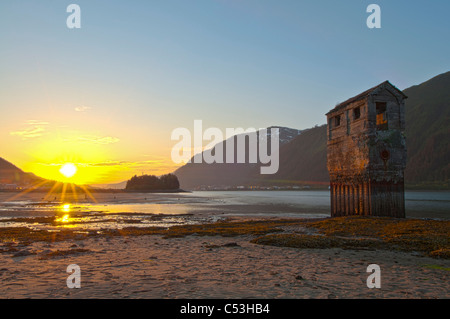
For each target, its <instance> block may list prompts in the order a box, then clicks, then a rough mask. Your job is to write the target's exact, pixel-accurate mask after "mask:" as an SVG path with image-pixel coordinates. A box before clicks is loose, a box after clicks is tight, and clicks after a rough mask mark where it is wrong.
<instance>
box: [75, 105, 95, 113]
mask: <svg viewBox="0 0 450 319" xmlns="http://www.w3.org/2000/svg"><path fill="white" fill-rule="evenodd" d="M90 109H92V107H90V106H86V105H81V106H77V107H76V108H75V111H77V112H86V111H88V110H90Z"/></svg>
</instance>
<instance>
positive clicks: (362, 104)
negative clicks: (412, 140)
mask: <svg viewBox="0 0 450 319" xmlns="http://www.w3.org/2000/svg"><path fill="white" fill-rule="evenodd" d="M403 99H404V97H402V96H401V95H399V94H396V92H395V91H393V90H392V91H391V90H389V89H387V88H385V87H383V88H380V89H378V90H377V91H375V92H373V93H372V94H371V95H369V96H368V97H366V98H364V99H361V100H359V101H355V102H353V103H350V104H348V105H346V106H345V107H343V108H340V109H337V110H335V111H331V112H330V113H329V114H327V117H328V130H327V131H328V143H327V144H328V145H327V148H328V152H327V164H328V171H329V174H330V190H331V210H332V211H331V214H332V216H343V215H373V216H392V217H405V210H404V186H403V185H404V183H403V171H404V169H405V165H406V146H405V138H404V136H403V130H404V127H405V120H404V102H403ZM376 102H385V103H386V118H387V122H388V124H387V126H388V127H387V130H378V129H377V125H376ZM355 108H359V110H360V111H359V113H360V114H359V118H358V119H355V113H354V109H355ZM338 115H340V117H341V119H340V125H339V126H336V125H335V124H336V123H335V117H336V116H338ZM387 154H388V156H386V155H387Z"/></svg>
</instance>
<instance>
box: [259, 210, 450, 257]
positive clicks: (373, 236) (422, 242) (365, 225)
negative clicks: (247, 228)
mask: <svg viewBox="0 0 450 319" xmlns="http://www.w3.org/2000/svg"><path fill="white" fill-rule="evenodd" d="M303 226H304V227H307V228H312V229H314V230H316V231H318V232H319V235H316V236H312V235H298V234H278V235H267V236H262V237H259V238H256V239H254V240H252V242H253V243H256V244H263V245H273V246H283V247H294V248H321V249H325V248H344V249H345V248H349V249H386V250H400V251H406V252H413V251H417V252H421V253H424V254H426V255H428V256H430V257H435V258H445V259H449V258H450V221H441V220H422V219H393V218H381V217H357V216H356V217H355V216H352V217H338V218H329V219H325V220H320V221H313V222H306V223H305V224H304V225H303Z"/></svg>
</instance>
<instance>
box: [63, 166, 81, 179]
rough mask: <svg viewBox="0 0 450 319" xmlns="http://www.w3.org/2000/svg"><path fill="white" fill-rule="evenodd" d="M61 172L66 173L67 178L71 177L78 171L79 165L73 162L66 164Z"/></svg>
mask: <svg viewBox="0 0 450 319" xmlns="http://www.w3.org/2000/svg"><path fill="white" fill-rule="evenodd" d="M59 172H60V173H61V174H63V175H64V177H66V178H71V177H72V176H74V175H75V174H76V173H77V167H76V166H75V165H74V164H72V163H67V164H64V165H63V166H62V167H61V168H60V170H59Z"/></svg>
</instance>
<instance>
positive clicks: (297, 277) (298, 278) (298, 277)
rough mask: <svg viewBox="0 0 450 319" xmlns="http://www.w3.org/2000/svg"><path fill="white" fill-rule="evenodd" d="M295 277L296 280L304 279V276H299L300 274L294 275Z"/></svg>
mask: <svg viewBox="0 0 450 319" xmlns="http://www.w3.org/2000/svg"><path fill="white" fill-rule="evenodd" d="M295 279H297V280H305V278H303V277H302V276H300V275H297V276H295Z"/></svg>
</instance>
